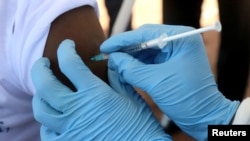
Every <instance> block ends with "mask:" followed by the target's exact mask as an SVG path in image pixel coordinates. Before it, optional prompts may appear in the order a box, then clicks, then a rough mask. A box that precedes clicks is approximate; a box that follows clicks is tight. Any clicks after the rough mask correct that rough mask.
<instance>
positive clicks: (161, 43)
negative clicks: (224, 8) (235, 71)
mask: <svg viewBox="0 0 250 141" xmlns="http://www.w3.org/2000/svg"><path fill="white" fill-rule="evenodd" d="M210 30H216V31H218V32H220V31H221V23H220V22H219V21H216V22H215V23H214V24H213V25H210V26H207V27H203V28H199V29H195V30H192V31H188V32H184V33H181V34H177V35H173V36H169V37H168V36H167V35H166V34H162V35H161V36H160V37H159V38H157V39H153V40H150V41H147V42H144V43H141V44H139V45H135V46H131V47H125V48H124V49H121V50H119V52H126V53H133V52H138V51H141V50H144V49H148V48H153V47H159V48H160V49H162V48H164V47H165V45H166V44H167V42H169V41H172V40H176V39H179V38H183V37H187V36H191V35H194V34H199V33H203V32H206V31H210ZM106 59H108V54H103V53H100V54H98V55H95V56H93V57H92V58H91V60H92V61H101V60H106Z"/></svg>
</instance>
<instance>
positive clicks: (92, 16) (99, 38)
mask: <svg viewBox="0 0 250 141" xmlns="http://www.w3.org/2000/svg"><path fill="white" fill-rule="evenodd" d="M64 39H71V40H74V41H75V44H76V51H77V53H78V54H79V55H80V56H81V58H82V60H83V61H84V63H85V64H86V65H87V66H88V67H89V68H90V69H91V71H92V72H93V73H94V74H95V75H97V76H98V77H99V78H101V79H102V80H103V81H105V82H107V83H108V79H107V73H106V72H107V62H106V61H99V62H93V61H91V60H90V58H91V57H92V56H94V55H96V54H98V53H100V51H99V47H100V44H101V43H102V42H103V41H104V40H105V39H106V37H105V34H104V32H103V30H102V27H101V25H100V22H99V19H98V17H97V15H96V13H95V11H94V9H93V8H92V7H90V6H83V7H79V8H75V9H73V10H70V11H68V12H65V13H64V14H62V15H60V16H59V17H58V18H56V19H55V20H54V22H53V23H52V24H51V27H50V31H49V35H48V38H47V42H46V45H45V49H44V54H43V56H44V57H48V58H49V59H50V62H51V69H52V71H53V72H54V74H55V76H56V77H57V78H58V79H59V80H60V81H61V82H63V83H64V84H65V85H67V86H68V87H70V88H71V89H73V90H75V88H74V86H73V85H72V83H71V82H70V81H69V80H68V79H67V78H66V77H65V76H64V74H63V73H62V72H61V71H60V69H59V66H58V60H57V48H58V46H59V44H60V43H61V42H62V41H63V40H64Z"/></svg>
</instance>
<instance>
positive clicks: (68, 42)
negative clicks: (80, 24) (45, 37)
mask: <svg viewBox="0 0 250 141" xmlns="http://www.w3.org/2000/svg"><path fill="white" fill-rule="evenodd" d="M63 46H67V47H73V48H75V42H74V41H73V40H71V39H65V40H63V41H62V42H61V43H60V45H59V47H63Z"/></svg>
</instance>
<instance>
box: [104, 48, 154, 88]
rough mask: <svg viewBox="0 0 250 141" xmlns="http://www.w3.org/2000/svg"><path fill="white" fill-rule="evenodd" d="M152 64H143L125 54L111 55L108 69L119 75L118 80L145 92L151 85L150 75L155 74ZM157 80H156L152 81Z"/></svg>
mask: <svg viewBox="0 0 250 141" xmlns="http://www.w3.org/2000/svg"><path fill="white" fill-rule="evenodd" d="M155 67H157V65H154V64H145V63H143V62H141V61H140V60H138V59H136V58H134V57H132V56H131V55H129V54H127V53H122V52H115V53H111V54H110V56H109V61H108V68H109V69H110V70H113V71H117V72H118V73H119V77H120V80H121V81H122V82H123V83H128V84H130V85H132V86H134V87H138V88H140V89H141V90H144V91H147V90H148V88H149V87H148V85H149V84H152V83H153V82H152V80H153V79H152V78H153V77H154V76H152V74H156V73H155V72H152V71H155ZM154 80H157V79H154Z"/></svg>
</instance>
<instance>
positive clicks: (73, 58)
mask: <svg viewBox="0 0 250 141" xmlns="http://www.w3.org/2000/svg"><path fill="white" fill-rule="evenodd" d="M57 56H58V61H59V66H60V69H61V71H62V72H63V73H64V74H65V75H66V76H67V78H69V79H70V81H71V82H72V83H73V84H74V86H75V87H76V88H77V89H80V88H83V87H84V88H89V87H91V86H93V85H96V84H95V83H97V81H100V83H102V82H101V80H99V78H98V77H96V76H95V75H94V74H93V73H92V72H91V70H90V69H89V68H88V67H87V66H86V65H85V64H84V63H83V61H82V60H81V58H80V56H79V55H78V54H77V52H76V50H75V43H74V42H73V41H72V40H69V39H66V40H64V41H62V43H61V44H60V45H59V48H58V51H57Z"/></svg>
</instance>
